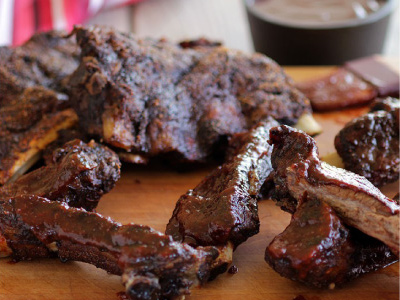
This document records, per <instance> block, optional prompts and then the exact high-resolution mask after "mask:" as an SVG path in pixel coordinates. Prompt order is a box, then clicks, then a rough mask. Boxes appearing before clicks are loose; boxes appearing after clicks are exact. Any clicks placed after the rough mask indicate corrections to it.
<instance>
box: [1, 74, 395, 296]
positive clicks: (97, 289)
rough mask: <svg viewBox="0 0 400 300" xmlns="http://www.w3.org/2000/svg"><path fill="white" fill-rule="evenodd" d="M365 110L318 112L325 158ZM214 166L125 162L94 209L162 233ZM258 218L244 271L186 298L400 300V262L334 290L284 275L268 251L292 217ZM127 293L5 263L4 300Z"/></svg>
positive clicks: (65, 272) (111, 279)
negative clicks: (177, 168)
mask: <svg viewBox="0 0 400 300" xmlns="http://www.w3.org/2000/svg"><path fill="white" fill-rule="evenodd" d="M330 69H331V68H327V67H318V68H315V67H313V68H311V67H303V68H302V67H297V68H287V72H288V73H289V74H290V75H291V76H292V77H293V78H294V79H295V80H302V79H305V78H309V77H312V76H318V75H319V74H325V73H326V72H328V71H329V70H330ZM366 110H367V109H366V108H361V109H351V110H347V111H343V112H339V113H327V114H316V115H315V117H316V119H317V120H318V121H319V122H320V124H321V125H322V127H323V128H324V133H322V134H321V135H319V136H318V137H317V142H318V145H319V147H320V153H321V155H324V154H326V153H328V152H332V151H333V150H334V148H333V137H334V136H335V134H336V133H337V132H338V130H340V128H341V127H342V126H343V125H344V124H345V123H346V122H347V121H348V120H350V119H352V118H354V117H355V116H357V115H359V114H361V113H363V112H365V111H366ZM210 169H211V167H208V168H204V169H201V170H198V171H193V172H188V173H177V172H174V171H170V170H155V169H148V168H146V167H140V168H139V167H135V166H127V165H124V166H123V168H122V177H121V179H120V181H119V182H118V183H117V186H116V187H115V188H114V190H113V191H112V192H111V193H109V194H108V195H106V196H104V198H103V199H102V200H101V201H100V205H99V207H98V210H97V211H98V212H99V213H101V214H104V215H106V216H110V217H112V218H113V219H115V220H117V221H120V222H122V223H128V222H136V223H141V224H147V225H150V226H152V227H154V228H155V229H158V230H160V231H164V229H165V224H167V222H168V220H169V218H170V216H171V213H172V210H173V208H174V206H175V202H176V200H177V199H178V198H179V196H180V195H181V194H183V193H185V192H186V190H188V189H189V188H193V187H194V186H195V185H196V184H197V183H198V182H199V181H200V180H201V179H202V178H203V177H204V176H205V175H206V174H207V173H208V172H209V171H210ZM397 190H398V182H397V183H395V184H391V185H389V186H387V187H385V189H384V192H385V193H386V194H387V195H388V196H393V195H394V194H395V193H396V191H397ZM259 213H260V221H261V230H260V233H259V234H258V235H256V236H254V237H252V238H250V239H249V240H248V241H247V242H245V243H244V244H242V245H241V246H240V247H239V248H238V249H237V251H236V252H235V253H234V264H235V265H236V266H237V267H238V268H239V272H238V273H237V274H235V275H230V274H223V275H221V276H219V277H218V278H217V279H216V280H214V281H213V282H210V283H208V284H207V285H205V286H204V287H202V288H201V289H198V290H195V291H193V293H192V295H191V296H189V297H187V298H186V299H188V300H202V299H231V300H236V299H237V300H239V299H246V300H252V299H259V300H261V299H263V300H267V299H268V300H275V299H276V300H278V299H279V300H281V299H287V300H292V299H293V298H295V297H296V296H298V295H302V296H304V297H305V298H306V299H307V300H322V299H323V300H329V299H332V300H338V299H352V300H357V299H360V300H361V299H362V300H366V299H374V300H375V299H393V300H394V299H399V264H398V263H396V264H394V265H392V266H390V267H388V268H386V269H384V270H380V271H378V272H374V273H370V274H367V275H365V276H362V277H361V278H359V279H357V280H355V281H353V282H351V283H349V284H347V285H346V286H344V287H342V288H338V289H335V290H316V289H311V288H308V287H305V286H303V285H302V284H299V283H296V282H292V281H290V280H288V279H285V278H282V277H280V276H279V275H278V274H277V273H275V272H274V271H273V270H272V269H271V268H270V267H269V266H268V265H267V263H265V261H264V251H265V248H266V246H267V245H268V243H269V242H270V241H271V239H272V238H273V237H274V236H275V235H276V234H278V233H280V232H282V231H283V230H284V228H285V227H286V225H287V224H288V222H289V218H290V216H289V215H288V214H287V213H284V212H282V211H281V210H280V209H279V208H278V207H276V206H275V205H274V203H273V202H272V201H268V200H265V201H261V202H260V204H259ZM122 290H123V287H122V285H121V283H120V277H118V276H115V275H109V274H107V273H106V272H104V271H102V270H100V269H96V268H95V267H93V266H90V265H87V264H84V263H78V262H67V263H61V262H60V261H58V260H50V259H49V260H40V261H31V262H19V263H17V264H10V263H9V261H8V260H7V259H2V260H0V300H39V299H40V300H116V299H118V297H117V295H116V293H117V292H119V291H122Z"/></svg>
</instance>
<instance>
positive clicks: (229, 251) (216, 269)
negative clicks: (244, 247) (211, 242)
mask: <svg viewBox="0 0 400 300" xmlns="http://www.w3.org/2000/svg"><path fill="white" fill-rule="evenodd" d="M233 249H234V246H233V243H232V242H228V243H227V244H226V245H225V246H221V247H218V252H219V255H218V257H217V258H216V259H215V260H214V261H213V263H212V265H211V268H210V269H211V272H210V278H209V280H213V279H214V278H215V277H216V276H218V275H219V274H221V273H224V272H225V271H226V270H227V269H228V266H229V265H230V264H231V263H232V256H233Z"/></svg>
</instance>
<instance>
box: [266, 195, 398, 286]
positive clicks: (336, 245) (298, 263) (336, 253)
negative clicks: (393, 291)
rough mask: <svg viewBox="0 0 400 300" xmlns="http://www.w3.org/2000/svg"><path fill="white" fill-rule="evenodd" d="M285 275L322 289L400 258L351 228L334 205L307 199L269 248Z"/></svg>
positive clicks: (275, 265) (273, 264)
mask: <svg viewBox="0 0 400 300" xmlns="http://www.w3.org/2000/svg"><path fill="white" fill-rule="evenodd" d="M265 260H266V261H267V262H268V264H269V265H270V266H271V267H272V268H273V269H274V270H275V271H276V272H278V273H279V274H280V275H281V276H283V277H286V278H289V279H291V280H295V281H299V282H302V283H304V284H306V285H310V286H315V287H318V288H328V287H329V288H333V287H335V286H336V285H341V284H343V283H345V282H347V281H350V280H352V279H354V278H356V277H358V276H360V275H362V274H364V273H367V272H371V271H374V270H378V269H380V268H383V267H385V266H387V265H389V264H392V263H394V262H395V261H397V260H398V258H397V257H396V256H395V255H393V254H392V253H391V252H390V250H389V248H388V247H387V246H385V245H384V244H383V243H381V242H379V241H378V240H375V239H373V238H371V237H369V236H367V235H365V234H363V233H361V232H359V231H358V230H355V229H348V228H347V227H346V226H345V225H344V224H343V222H342V221H341V220H340V218H339V217H338V216H337V215H336V213H335V212H334V211H333V210H332V208H331V207H330V206H329V205H328V204H326V203H324V202H320V201H319V200H316V199H308V198H303V199H300V200H299V206H298V208H297V210H296V212H295V213H294V215H293V216H292V220H291V222H290V224H289V226H288V227H287V228H286V229H285V231H284V232H283V233H281V234H279V235H278V236H276V237H275V238H274V240H273V241H272V242H271V243H270V245H269V246H268V247H267V249H266V251H265Z"/></svg>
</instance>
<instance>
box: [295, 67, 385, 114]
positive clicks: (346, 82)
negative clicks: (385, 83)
mask: <svg viewBox="0 0 400 300" xmlns="http://www.w3.org/2000/svg"><path fill="white" fill-rule="evenodd" d="M297 87H298V88H299V89H300V90H301V91H302V92H303V93H304V94H305V95H307V97H308V98H309V99H310V101H311V105H312V107H313V109H314V110H316V111H330V110H337V109H343V108H346V107H349V106H354V105H363V104H366V103H368V102H370V101H372V100H373V99H374V98H375V97H376V96H377V95H378V93H377V91H376V88H375V87H374V86H373V85H371V84H369V83H368V82H366V81H365V80H363V79H361V78H359V77H358V76H357V75H355V74H354V73H352V72H350V71H348V70H346V69H345V68H338V69H337V70H335V71H334V72H332V73H331V74H329V75H328V76H326V77H323V78H319V79H316V80H315V79H314V80H309V81H305V82H301V83H299V84H297Z"/></svg>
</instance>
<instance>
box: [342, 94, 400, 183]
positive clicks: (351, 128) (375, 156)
mask: <svg viewBox="0 0 400 300" xmlns="http://www.w3.org/2000/svg"><path fill="white" fill-rule="evenodd" d="M399 115H400V101H399V99H394V98H386V99H379V100H377V101H376V102H375V103H374V104H373V106H372V109H371V112H370V113H368V114H366V115H363V116H361V117H359V118H357V119H354V120H353V121H351V122H349V123H348V124H346V126H345V127H344V128H343V129H342V130H341V131H340V132H339V133H338V134H337V136H336V137H335V148H336V150H337V152H338V154H339V156H340V157H341V158H342V160H343V163H344V166H345V168H346V170H350V171H352V172H354V173H357V174H359V175H362V176H364V177H366V178H367V179H368V180H369V181H371V182H372V183H373V184H374V185H375V186H381V185H384V184H386V183H390V182H393V181H396V180H397V179H398V178H399V171H400V169H399V164H400V155H399Z"/></svg>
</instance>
